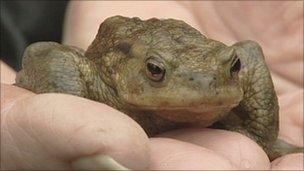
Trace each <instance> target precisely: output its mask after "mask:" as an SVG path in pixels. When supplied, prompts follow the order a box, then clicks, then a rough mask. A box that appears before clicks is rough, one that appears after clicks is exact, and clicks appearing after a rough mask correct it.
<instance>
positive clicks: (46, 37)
mask: <svg viewBox="0 0 304 171" xmlns="http://www.w3.org/2000/svg"><path fill="white" fill-rule="evenodd" d="M0 3H1V4H0V11H1V35H0V37H1V50H0V56H1V59H2V60H3V61H4V62H5V63H7V64H8V65H9V66H11V67H12V68H13V69H15V70H16V71H19V70H20V69H21V58H22V53H23V51H24V49H25V47H26V46H28V45H29V44H31V43H33V42H37V41H56V42H61V38H62V29H63V22H64V15H65V11H66V6H67V3H68V1H67V0H60V1H58V0H31V1H29V0H1V1H0Z"/></svg>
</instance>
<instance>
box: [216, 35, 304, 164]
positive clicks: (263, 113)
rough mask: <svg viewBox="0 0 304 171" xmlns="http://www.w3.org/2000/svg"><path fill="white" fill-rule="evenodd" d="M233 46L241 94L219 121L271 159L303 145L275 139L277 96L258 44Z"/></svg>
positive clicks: (277, 108)
mask: <svg viewBox="0 0 304 171" xmlns="http://www.w3.org/2000/svg"><path fill="white" fill-rule="evenodd" d="M234 47H235V48H236V53H237V55H238V56H239V58H240V60H241V63H242V69H241V71H240V73H239V79H240V83H241V84H242V87H243V91H244V98H243V100H242V101H241V102H240V104H239V105H238V106H237V107H236V108H234V109H233V110H232V111H231V112H230V114H229V115H228V116H227V118H225V119H223V120H222V121H221V122H222V123H224V125H225V128H226V129H229V130H233V131H237V132H240V133H242V134H245V135H246V136H248V137H250V138H251V139H253V140H255V141H256V142H257V143H258V144H259V145H260V146H262V147H263V149H264V150H265V152H266V153H267V154H268V156H269V158H270V159H271V160H272V159H274V158H277V157H279V156H282V155H284V154H288V153H293V152H300V151H303V148H300V147H295V146H293V145H291V144H289V143H287V142H285V141H283V140H279V139H277V137H278V132H279V106H278V100H277V96H276V93H275V90H274V87H273V83H272V79H271V76H270V73H269V70H268V68H267V66H266V63H265V60H264V55H263V52H262V49H261V47H260V46H259V45H258V44H257V43H255V42H252V41H245V42H241V43H237V44H235V45H234ZM236 123H239V124H236Z"/></svg>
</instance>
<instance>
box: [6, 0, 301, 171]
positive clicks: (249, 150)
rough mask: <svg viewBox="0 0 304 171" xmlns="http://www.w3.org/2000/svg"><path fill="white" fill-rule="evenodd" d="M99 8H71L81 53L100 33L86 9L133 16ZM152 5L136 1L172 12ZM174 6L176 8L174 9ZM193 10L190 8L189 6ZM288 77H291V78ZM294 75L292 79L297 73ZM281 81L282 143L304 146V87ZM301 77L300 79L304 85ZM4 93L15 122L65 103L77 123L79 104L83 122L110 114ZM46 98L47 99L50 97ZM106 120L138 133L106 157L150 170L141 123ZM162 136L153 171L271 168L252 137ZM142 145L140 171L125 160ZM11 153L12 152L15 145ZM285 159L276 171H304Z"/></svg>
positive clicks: (296, 157)
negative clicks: (83, 112) (117, 151)
mask: <svg viewBox="0 0 304 171" xmlns="http://www.w3.org/2000/svg"><path fill="white" fill-rule="evenodd" d="M98 3H99V4H101V5H96V4H95V7H94V4H93V5H92V4H91V6H89V7H91V9H90V8H89V7H88V6H86V5H88V4H90V2H74V7H73V3H72V6H71V9H70V13H69V14H68V20H67V23H69V26H73V27H71V28H78V29H79V30H69V29H68V28H66V29H67V30H69V31H67V34H66V42H67V43H68V44H73V45H77V46H80V47H82V48H85V47H86V46H87V44H85V40H92V39H90V32H91V31H92V33H93V34H95V33H96V28H94V26H93V25H94V23H95V22H97V21H95V20H93V19H92V18H91V17H92V16H86V15H89V14H88V13H83V12H81V10H82V9H83V10H85V11H90V13H91V14H92V15H93V14H94V13H95V15H93V16H94V17H96V19H98V20H103V18H102V17H103V16H104V18H106V17H107V16H105V15H104V14H109V15H114V14H116V13H117V11H118V10H120V11H121V12H119V13H120V14H121V15H126V16H128V14H126V13H124V12H123V10H122V9H121V8H120V9H118V7H117V6H116V7H115V6H113V4H114V5H115V3H113V2H111V3H107V2H98ZM149 3H152V2H149ZM149 3H143V2H140V3H139V2H136V4H137V8H139V9H151V11H153V14H151V15H154V16H156V17H164V16H157V15H162V14H161V12H163V11H169V10H164V9H162V10H161V11H159V14H158V13H157V9H155V6H153V5H151V4H149ZM153 3H161V2H153ZM162 3H164V4H163V6H168V7H170V9H178V8H179V7H180V5H179V4H175V2H162ZM166 3H169V4H166ZM200 3H201V2H200ZM208 3H209V2H208ZM141 4H142V5H141ZM174 4H175V5H176V6H174ZM172 5H173V6H172ZM121 6H122V7H123V8H126V9H128V10H125V11H129V12H130V11H133V12H134V13H133V15H137V16H139V17H143V16H142V15H143V14H138V13H136V11H140V10H136V9H132V8H131V7H132V6H133V5H131V6H126V5H125V4H122V5H121ZM188 6H189V4H188ZM133 7H134V6H133ZM148 7H149V8H148ZM153 7H154V9H153ZM175 7H176V8H175ZM92 8H93V9H92ZM94 8H96V9H95V11H94ZM103 8H104V9H108V10H109V9H112V10H113V11H116V12H115V13H110V12H109V11H106V10H104V9H103ZM73 9H77V11H79V14H78V15H77V13H75V12H74V13H73ZM183 9H184V8H183ZM97 11H98V12H97ZM100 11H102V12H103V13H101V12H100ZM170 11H172V10H170ZM181 11H182V10H181ZM181 11H175V12H174V13H175V16H172V17H174V18H178V17H180V18H181V19H183V20H185V21H187V20H186V19H184V18H182V17H181V16H184V17H185V16H189V19H191V18H192V17H191V16H192V15H183V13H181ZM145 12H147V13H149V12H148V11H145ZM172 12H173V11H172ZM174 13H173V14H174ZM84 14H86V15H84ZM173 14H172V15H173ZM170 15H171V14H170ZM69 16H70V17H69ZM71 16H73V17H78V19H77V20H74V22H73V20H72V19H69V18H71ZM146 17H147V18H149V17H151V16H149V15H146ZM80 21H81V23H79V22H80ZM87 22H88V23H87ZM90 22H91V24H90ZM98 22H99V23H100V22H101V21H98ZM188 22H189V21H188ZM209 22H210V21H209ZM190 23H191V22H190ZM70 24H72V25H70ZM82 27H88V28H90V27H91V28H92V30H90V29H85V30H86V32H83V31H82V30H81V29H83V28H82ZM96 27H97V28H98V25H96ZM69 35H70V37H69ZM79 35H82V36H86V35H87V38H85V37H82V38H81V37H78V36H79ZM209 36H210V37H211V33H210V34H209ZM213 38H216V39H218V40H223V41H225V39H224V38H223V37H222V38H223V39H221V38H218V37H213ZM272 38H273V37H272ZM87 43H90V42H87ZM228 43H229V42H228ZM262 46H263V45H262ZM287 54H288V53H287ZM302 54H303V53H302ZM266 56H267V54H266ZM288 56H290V55H288ZM296 59H298V60H299V59H300V58H296ZM284 63H287V62H286V61H285V62H284ZM296 65H297V64H296ZM291 67H294V66H291ZM1 69H2V68H1ZM292 72H296V71H292ZM2 73H4V71H2ZM286 75H288V74H286ZM290 75H292V73H291V74H290ZM294 75H297V73H294ZM277 76H278V77H279V78H280V79H277V82H276V87H278V86H277V85H279V86H281V88H282V89H280V93H279V103H280V106H281V109H280V115H281V116H282V117H281V123H282V124H281V128H282V129H281V132H280V136H281V137H282V138H283V139H285V140H287V141H289V142H291V143H293V144H296V145H300V146H301V145H302V144H303V140H302V137H303V130H302V128H303V124H302V122H300V121H301V120H303V118H302V117H303V110H302V107H301V106H302V104H303V97H302V94H303V89H301V88H299V87H300V86H298V85H299V84H298V83H297V82H295V81H293V78H289V77H288V76H284V75H283V76H281V75H280V74H277ZM300 76H301V75H300ZM300 76H299V77H298V78H299V79H300V80H301V78H300ZM13 77H14V75H13ZM1 80H2V78H1ZM300 82H301V81H300ZM1 88H3V89H2V93H1V94H2V96H1V103H3V102H9V101H18V102H19V103H15V104H14V105H13V106H12V107H11V108H10V109H9V110H6V111H5V113H6V115H8V113H9V114H10V115H11V117H13V118H14V117H17V116H16V114H20V113H23V112H24V111H28V112H27V113H29V115H28V116H29V118H31V119H33V118H35V117H31V114H32V115H34V113H35V112H36V111H37V109H39V110H40V109H41V108H42V109H43V108H45V110H41V113H42V114H44V113H45V112H46V111H48V109H47V108H49V110H51V109H52V110H51V111H52V112H50V113H51V114H52V115H55V116H56V115H57V116H59V115H60V114H61V115H62V113H60V111H61V110H63V109H64V108H63V109H62V104H60V108H61V110H58V109H57V110H54V109H56V106H57V108H58V105H59V104H58V102H60V101H64V102H65V103H68V104H67V106H69V111H66V110H65V111H64V115H65V116H67V118H69V117H71V118H70V119H71V120H72V121H74V120H75V118H77V117H80V116H75V114H74V113H75V112H76V113H77V112H78V111H79V109H78V108H77V109H75V110H73V107H74V105H79V103H81V104H83V105H82V106H81V107H82V108H84V109H87V110H86V111H85V112H86V113H85V114H87V115H86V117H81V119H83V118H87V119H88V120H89V118H90V117H92V120H95V119H97V118H98V117H99V115H100V113H101V114H102V113H105V112H106V111H107V110H109V109H108V107H107V106H104V105H103V106H99V108H98V109H99V110H98V112H99V114H98V115H97V114H96V116H95V115H94V114H91V115H88V114H89V113H91V112H92V113H95V112H96V111H91V108H92V107H93V106H96V105H100V104H97V103H95V102H92V101H88V100H85V99H81V98H77V97H71V96H67V95H54V94H53V95H35V94H32V93H30V92H27V91H25V90H23V89H20V88H16V87H13V86H10V85H8V86H2V87H1ZM18 90H19V91H18ZM3 92H4V93H3ZM3 94H4V96H3ZM5 94H6V95H10V96H6V95H5ZM37 96H38V97H37ZM45 96H48V97H45ZM23 97H24V98H23ZM25 98H26V99H25ZM44 98H48V99H47V100H48V105H47V106H46V105H44V104H41V103H40V106H39V105H38V106H37V104H35V103H37V101H38V102H39V101H41V100H43V99H44ZM7 99H10V100H7ZM73 99H74V100H73ZM24 101H26V102H24ZM28 101H30V103H29V104H28V105H23V107H26V110H22V108H20V107H19V106H20V105H21V104H22V103H27V102H28ZM92 103H93V104H92ZM8 104H11V103H6V104H2V105H1V110H3V109H6V106H10V105H8ZM71 110H72V111H71ZM112 110H113V109H111V111H112ZM31 111H33V112H31ZM54 111H55V112H54ZM98 112H96V113H98ZM112 112H113V113H119V114H116V115H119V116H120V112H118V111H115V110H113V111H112ZM11 113H15V114H11ZM69 113H70V114H69ZM79 113H80V112H79ZM72 114H73V115H72ZM20 115H21V114H20ZM35 115H37V114H35ZM52 115H51V116H52ZM93 115H94V116H93ZM2 116H3V112H1V117H2ZM18 116H19V115H18ZM43 116H44V117H47V118H50V115H49V113H48V115H47V114H44V115H43ZM95 117H96V118H95ZM104 117H109V123H108V124H109V127H108V128H107V127H106V129H105V128H104V127H103V125H102V124H100V125H98V126H97V127H98V128H102V129H105V130H112V129H118V130H121V129H123V128H121V129H119V128H120V126H119V125H118V126H117V125H116V124H115V123H117V122H118V123H121V124H123V125H124V124H126V125H130V126H129V127H128V128H129V129H128V131H126V132H127V133H128V132H129V133H130V132H135V133H133V134H132V136H131V137H129V138H130V139H126V140H125V141H126V142H129V143H130V144H129V146H128V145H123V144H119V145H117V144H115V143H110V144H108V145H109V146H108V147H110V148H108V149H109V150H108V151H107V152H110V153H107V154H111V151H115V149H117V148H119V147H124V148H123V149H124V150H126V151H124V150H123V151H124V152H125V153H122V154H120V155H112V157H113V158H114V159H116V160H117V161H118V162H120V163H122V164H123V165H125V166H126V167H128V168H131V169H133V168H144V167H145V166H147V164H148V162H147V161H146V160H147V159H146V157H147V156H148V146H147V145H143V144H145V143H147V140H146V138H145V136H143V135H142V132H141V129H140V128H139V127H138V126H137V125H136V124H135V125H134V123H133V122H132V121H130V120H128V119H125V120H123V119H119V120H118V121H117V120H115V122H114V121H113V120H111V117H112V116H111V115H104ZM121 117H123V116H121ZM58 118H59V119H61V118H60V117H58ZM118 118H119V117H118ZM63 119H64V118H63ZM116 119H117V118H116ZM1 121H2V123H1V126H2V125H3V123H5V122H6V119H2V118H1ZM17 121H18V122H16V123H17V124H16V125H18V126H21V127H28V124H29V123H26V122H21V121H22V120H20V119H19V120H17ZM86 121H87V120H86ZM72 123H74V122H65V124H71V125H73V124H72ZM86 124H88V125H90V122H87V123H86ZM42 125H44V123H41V124H37V125H34V126H37V127H36V128H34V129H31V131H33V130H40V129H41V126H42ZM75 125H77V124H75ZM57 126H58V125H57ZM13 127H14V126H11V127H9V129H13ZM52 127H55V128H56V124H54V125H52ZM72 127H73V126H72ZM75 127H76V126H75ZM61 129H62V127H59V128H58V129H55V130H60V131H62V132H63V134H62V135H69V133H70V132H68V131H67V130H65V129H62V130H61ZM2 130H3V129H2ZM19 131H20V130H19ZM84 132H85V131H84ZM106 132H107V131H106ZM10 133H14V135H15V136H12V137H13V138H14V137H15V138H16V135H18V130H16V131H15V132H12V131H10ZM43 133H44V134H45V137H48V136H50V137H52V136H53V134H54V133H53V132H52V131H50V132H48V131H45V132H43ZM85 133H86V134H85ZM85 133H78V134H77V135H75V137H79V139H80V140H82V139H86V138H87V137H90V134H89V133H87V132H85ZM19 134H20V133H19ZM30 135H32V134H30ZM109 135H110V134H109ZM111 135H113V136H109V137H106V138H108V139H106V140H105V142H113V141H114V142H115V140H116V138H115V134H111ZM127 135H130V134H127ZM191 135H193V136H192V137H191ZM101 136H102V135H101ZM189 136H190V138H189ZM84 137H85V138H84ZM162 137H170V139H169V138H152V139H150V142H149V143H150V147H151V161H150V162H151V165H150V169H210V167H213V169H218V170H223V169H232V168H236V169H248V167H250V169H261V170H265V169H268V168H269V167H270V163H269V161H268V159H267V158H266V157H265V156H266V154H265V153H264V152H263V151H261V148H260V147H259V146H258V145H257V144H255V143H254V142H253V141H251V140H250V139H248V138H247V137H245V136H242V135H240V134H237V133H231V132H228V131H218V130H207V129H201V130H190V129H188V130H176V131H174V132H170V133H166V134H164V135H162ZM57 139H58V140H62V141H59V142H57V143H58V144H59V145H58V146H57V145H56V146H54V145H53V146H52V143H53V142H52V141H47V142H45V143H49V144H50V145H51V147H52V150H51V151H56V150H61V149H60V144H61V143H62V144H63V145H64V142H65V141H66V136H61V137H60V138H57ZM57 139H56V140H57ZM87 139H88V138H87ZM96 139H97V140H95V139H93V138H92V139H91V140H92V141H90V142H94V141H97V142H98V138H96ZM111 140H112V141H111ZM14 141H17V142H18V141H19V142H25V141H24V140H22V138H21V139H20V138H19V139H16V140H14ZM185 141H187V142H188V143H186V142H185ZM133 142H137V143H138V144H132V143H133ZM31 143H32V146H33V147H36V146H35V145H33V144H35V143H36V144H39V143H41V141H37V142H35V141H34V142H31ZM77 143H78V145H79V144H80V145H79V146H77V147H79V148H80V149H83V150H88V148H90V147H91V144H89V145H88V144H86V143H83V141H79V142H77ZM82 143H83V145H81V144H82ZM142 143H143V144H142ZM21 144H22V143H21ZM62 144H61V145H62ZM126 144H128V143H126ZM240 144H241V145H240ZM211 145H212V146H211ZM101 146H102V145H101ZM138 146H139V147H141V146H143V148H142V149H141V150H139V152H138V153H136V154H134V156H133V157H134V158H135V159H134V158H133V160H135V161H138V162H137V163H141V164H142V165H141V166H136V167H135V166H134V164H133V165H132V163H130V161H128V160H126V159H128V157H126V156H128V154H130V153H131V152H132V151H131V149H137V148H138ZM227 146H228V147H235V148H223V147H227ZM132 147H133V148H132ZM134 147H136V148H134ZM1 148H2V147H1ZM10 148H13V147H12V146H11V147H10ZM19 148H21V149H22V148H25V146H19ZM97 148H98V147H97ZM146 148H147V149H146ZM113 149H114V150H113ZM33 151H36V150H33ZM13 152H14V151H13ZM13 152H12V153H13ZM99 152H100V153H101V154H103V153H105V151H99ZM62 153H63V154H64V153H65V151H63V152H62ZM36 154H38V156H39V155H40V156H53V154H49V153H47V152H45V153H36ZM77 154H78V155H79V156H83V153H77ZM14 155H15V156H18V155H20V153H16V152H15V154H14ZM14 155H13V156H14ZM143 156H145V157H143ZM206 156H208V157H206ZM19 157H20V156H19ZM21 157H22V156H21ZM143 158H144V159H146V160H145V161H142V160H144V159H143ZM282 158H283V159H282ZM282 158H281V159H280V160H275V161H274V162H273V163H274V164H273V165H275V166H274V169H276V170H277V169H280V168H284V169H288V168H289V169H290V168H292V169H295V168H296V169H298V170H300V169H302V168H303V165H301V164H300V165H299V161H302V160H303V154H292V155H286V156H283V157H282ZM137 159H141V160H137ZM2 160H3V159H2ZM49 160H50V161H53V160H55V161H57V162H58V161H61V162H62V163H67V160H66V159H65V160H64V159H62V158H59V159H58V158H51V159H49ZM49 160H48V161H49ZM181 161H183V162H181ZM1 162H2V161H1ZM35 162H37V163H38V161H31V160H28V158H26V160H25V163H28V164H27V165H34V164H33V163H35ZM40 163H41V161H40ZM49 163H51V164H52V162H49ZM189 163H190V164H189ZM189 166H191V167H192V168H189ZM23 168H26V167H25V166H23Z"/></svg>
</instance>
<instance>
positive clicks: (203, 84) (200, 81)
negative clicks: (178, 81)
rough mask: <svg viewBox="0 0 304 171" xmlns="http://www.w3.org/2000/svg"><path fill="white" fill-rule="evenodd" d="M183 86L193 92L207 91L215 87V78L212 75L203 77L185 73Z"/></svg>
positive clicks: (198, 74)
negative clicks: (193, 90) (185, 85)
mask: <svg viewBox="0 0 304 171" xmlns="http://www.w3.org/2000/svg"><path fill="white" fill-rule="evenodd" d="M183 79H184V84H187V86H188V87H191V88H193V89H195V90H208V89H212V88H214V87H215V85H216V77H215V76H214V75H205V74H202V73H187V74H185V75H183Z"/></svg>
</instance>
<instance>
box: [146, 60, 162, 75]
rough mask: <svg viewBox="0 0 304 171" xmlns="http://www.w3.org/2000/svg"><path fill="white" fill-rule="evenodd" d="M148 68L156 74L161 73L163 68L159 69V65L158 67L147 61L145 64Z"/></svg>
mask: <svg viewBox="0 0 304 171" xmlns="http://www.w3.org/2000/svg"><path fill="white" fill-rule="evenodd" d="M147 67H148V70H149V72H150V73H151V74H152V75H158V74H162V73H163V69H161V68H160V67H158V66H157V65H155V64H152V63H148V64H147Z"/></svg>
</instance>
